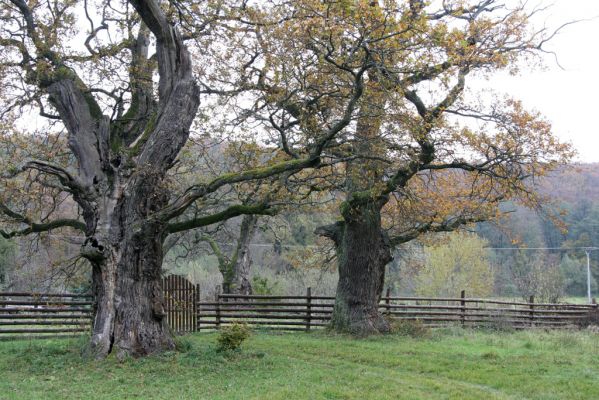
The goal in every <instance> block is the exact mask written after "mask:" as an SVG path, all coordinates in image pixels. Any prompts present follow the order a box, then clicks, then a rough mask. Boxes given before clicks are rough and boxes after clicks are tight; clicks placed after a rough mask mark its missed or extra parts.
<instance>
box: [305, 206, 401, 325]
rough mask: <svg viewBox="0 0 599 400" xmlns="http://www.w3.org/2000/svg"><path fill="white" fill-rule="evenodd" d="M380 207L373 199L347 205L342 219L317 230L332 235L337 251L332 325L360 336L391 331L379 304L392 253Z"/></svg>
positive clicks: (321, 233)
mask: <svg viewBox="0 0 599 400" xmlns="http://www.w3.org/2000/svg"><path fill="white" fill-rule="evenodd" d="M380 207H381V205H380V204H376V203H370V204H363V205H360V206H357V207H353V208H351V209H347V210H345V211H346V212H345V213H344V219H343V221H340V222H338V223H336V224H334V225H328V226H324V227H320V228H318V229H317V230H316V233H317V234H320V235H322V236H326V237H329V238H330V239H332V240H333V241H334V243H335V249H336V251H337V260H338V261H337V262H338V268H339V282H338V283H337V293H336V295H335V306H334V309H333V316H332V320H331V327H332V328H333V329H334V330H336V331H338V332H349V333H351V334H354V335H359V336H366V335H370V334H375V333H386V332H389V329H390V327H389V323H388V322H387V321H386V320H385V318H384V317H383V315H382V314H381V313H380V312H379V306H378V305H379V301H380V299H381V293H382V291H383V284H384V280H385V268H386V266H387V264H388V263H389V262H390V261H391V260H392V259H393V257H392V256H391V244H390V242H389V238H388V237H387V234H386V233H385V231H384V230H383V229H382V227H381V214H380V213H381V210H380Z"/></svg>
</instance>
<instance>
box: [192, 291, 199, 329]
mask: <svg viewBox="0 0 599 400" xmlns="http://www.w3.org/2000/svg"><path fill="white" fill-rule="evenodd" d="M193 315H194V319H193V326H194V331H196V332H199V331H200V284H199V283H197V284H196V285H195V290H194V291H193Z"/></svg>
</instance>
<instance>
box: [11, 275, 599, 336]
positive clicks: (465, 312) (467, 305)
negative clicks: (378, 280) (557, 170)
mask: <svg viewBox="0 0 599 400" xmlns="http://www.w3.org/2000/svg"><path fill="white" fill-rule="evenodd" d="M162 284H163V290H164V296H165V302H166V318H167V322H168V323H169V324H170V326H171V327H172V328H173V330H174V331H175V332H176V333H179V334H180V333H187V332H197V331H200V330H214V329H219V328H220V327H222V326H225V325H229V324H232V323H234V322H243V323H246V324H248V325H251V326H253V327H255V328H261V329H268V330H286V331H310V330H312V329H319V328H323V327H324V326H326V325H327V324H328V323H329V321H330V319H331V315H332V311H333V306H334V300H335V298H334V297H330V296H313V295H312V292H311V289H310V288H308V290H307V292H306V294H305V295H304V296H260V295H249V296H248V295H233V294H217V295H216V296H215V298H214V300H212V301H200V292H199V285H193V284H191V283H190V282H188V281H187V280H186V279H185V278H182V277H180V276H174V275H171V276H169V277H166V278H164V279H163V282H162ZM92 304H93V303H92V298H91V296H89V295H82V294H48V293H1V292H0V340H1V339H14V338H24V337H25V338H41V337H50V336H52V337H55V336H66V335H75V334H81V333H84V332H89V331H90V325H91V318H92ZM379 309H380V311H381V312H382V313H383V314H385V315H386V316H387V317H389V318H392V319H398V320H420V321H422V322H423V323H425V324H427V325H429V326H431V327H441V326H447V325H459V326H464V327H473V326H495V327H506V326H509V327H513V328H516V329H522V328H530V327H535V328H563V327H565V326H567V325H571V324H581V323H583V322H584V321H585V320H586V319H587V318H589V317H590V316H591V313H599V309H598V308H597V304H589V305H586V304H547V303H535V301H534V298H533V297H531V298H530V299H529V301H528V302H515V301H502V300H492V299H477V298H467V297H466V293H465V292H464V291H462V293H461V296H460V297H455V298H451V297H436V298H425V297H392V296H391V295H390V292H389V290H387V293H386V295H385V296H384V297H382V299H381V302H380V304H379Z"/></svg>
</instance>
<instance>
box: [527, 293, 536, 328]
mask: <svg viewBox="0 0 599 400" xmlns="http://www.w3.org/2000/svg"><path fill="white" fill-rule="evenodd" d="M534 302H535V296H533V295H531V296H530V298H529V299H528V303H529V304H530V305H529V307H530V326H533V325H534V321H535V306H534Z"/></svg>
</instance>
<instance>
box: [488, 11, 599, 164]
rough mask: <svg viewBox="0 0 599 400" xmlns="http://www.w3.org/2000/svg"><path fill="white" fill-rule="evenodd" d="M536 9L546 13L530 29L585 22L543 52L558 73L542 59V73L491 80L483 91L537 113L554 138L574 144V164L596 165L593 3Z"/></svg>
mask: <svg viewBox="0 0 599 400" xmlns="http://www.w3.org/2000/svg"><path fill="white" fill-rule="evenodd" d="M535 3H537V2H535V1H534V0H530V1H529V2H528V4H529V5H531V6H532V5H534V4H535ZM538 3H540V1H539V2H538ZM542 3H543V4H544V5H551V7H550V8H549V9H548V10H547V11H545V12H544V13H543V16H541V17H537V18H536V19H535V26H542V25H543V24H546V25H547V26H549V27H558V26H560V25H561V24H562V23H564V22H567V21H571V20H579V19H591V20H589V21H583V22H579V23H577V24H574V25H570V26H568V27H565V28H564V29H563V30H562V31H561V33H560V34H559V35H558V36H556V37H555V38H554V39H553V40H552V41H551V42H550V43H549V44H548V45H547V46H546V47H547V49H549V50H552V51H555V52H556V53H557V57H558V61H559V63H560V65H561V66H562V67H563V69H561V68H560V67H559V66H558V65H557V64H556V62H555V61H554V59H553V58H552V57H547V59H546V69H545V70H534V71H525V70H523V71H522V72H521V74H520V75H518V76H515V77H514V76H510V75H509V74H507V73H505V74H504V73H501V74H497V75H495V76H493V77H492V78H491V80H490V81H489V82H486V86H487V87H488V85H491V86H492V87H493V88H494V89H495V90H496V91H498V92H503V93H508V94H509V95H510V96H512V97H514V98H518V99H520V100H522V101H523V102H524V104H525V105H526V106H527V108H533V109H536V110H538V111H540V112H541V113H543V115H545V117H547V118H548V119H549V120H550V121H551V122H552V124H553V128H554V132H555V134H556V135H557V136H558V137H560V138H561V139H563V140H567V141H570V142H572V143H573V144H574V147H575V148H576V149H577V151H578V158H577V160H578V161H582V162H599V0H553V1H550V0H544V1H543V2H542ZM593 18H594V19H593Z"/></svg>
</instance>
